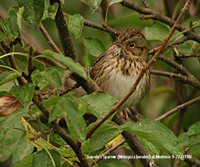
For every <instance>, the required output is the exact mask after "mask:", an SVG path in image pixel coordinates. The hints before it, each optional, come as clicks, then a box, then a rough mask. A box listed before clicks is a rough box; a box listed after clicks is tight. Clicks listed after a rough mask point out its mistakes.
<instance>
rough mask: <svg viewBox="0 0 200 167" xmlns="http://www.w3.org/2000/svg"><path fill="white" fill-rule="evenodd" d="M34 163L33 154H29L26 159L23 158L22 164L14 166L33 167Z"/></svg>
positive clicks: (14, 166)
mask: <svg viewBox="0 0 200 167" xmlns="http://www.w3.org/2000/svg"><path fill="white" fill-rule="evenodd" d="M32 161H33V154H29V155H28V156H26V157H25V158H23V159H22V160H21V161H20V162H18V163H16V164H14V165H13V167H27V166H31V167H32Z"/></svg>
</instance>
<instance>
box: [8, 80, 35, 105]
mask: <svg viewBox="0 0 200 167" xmlns="http://www.w3.org/2000/svg"><path fill="white" fill-rule="evenodd" d="M10 93H11V94H12V95H13V96H15V97H16V99H17V100H18V101H19V102H20V103H21V104H22V105H23V106H24V107H27V105H28V104H29V103H30V102H31V101H32V97H33V93H34V85H33V84H32V83H28V84H26V85H24V86H22V87H13V88H12V89H11V90H10Z"/></svg>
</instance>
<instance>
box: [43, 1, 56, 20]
mask: <svg viewBox="0 0 200 167" xmlns="http://www.w3.org/2000/svg"><path fill="white" fill-rule="evenodd" d="M57 10H58V3H54V4H53V5H51V4H50V1H49V0H44V14H43V17H42V20H45V19H47V18H52V19H55V16H56V13H57Z"/></svg>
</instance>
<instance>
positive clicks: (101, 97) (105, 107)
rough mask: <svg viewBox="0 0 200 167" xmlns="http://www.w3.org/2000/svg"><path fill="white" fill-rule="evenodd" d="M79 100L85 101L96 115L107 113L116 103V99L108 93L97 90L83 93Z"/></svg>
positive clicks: (100, 115)
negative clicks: (86, 93)
mask: <svg viewBox="0 0 200 167" xmlns="http://www.w3.org/2000/svg"><path fill="white" fill-rule="evenodd" d="M80 100H81V101H83V102H85V103H87V104H88V105H89V106H90V107H91V108H92V110H93V111H94V114H96V116H98V117H102V116H104V115H105V114H107V113H108V112H109V111H110V110H111V109H112V108H113V106H114V105H115V104H116V103H117V100H116V99H114V97H112V96H111V95H109V94H108V93H97V92H94V93H91V94H89V95H85V96H83V97H81V98H80Z"/></svg>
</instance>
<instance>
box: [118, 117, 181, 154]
mask: <svg viewBox="0 0 200 167" xmlns="http://www.w3.org/2000/svg"><path fill="white" fill-rule="evenodd" d="M122 127H123V129H124V130H127V131H129V132H132V133H134V134H135V135H137V136H139V137H140V138H144V139H145V140H147V141H149V142H151V143H152V144H154V145H155V146H156V147H158V148H160V149H162V150H165V151H168V152H169V153H172V154H175V155H181V154H182V148H181V147H179V146H178V140H177V138H176V136H175V135H174V134H173V132H172V131H170V130H169V129H168V128H167V127H166V126H164V125H163V124H162V123H160V122H156V121H152V120H148V119H141V120H140V121H139V122H137V123H132V122H130V123H127V124H124V125H122Z"/></svg>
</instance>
